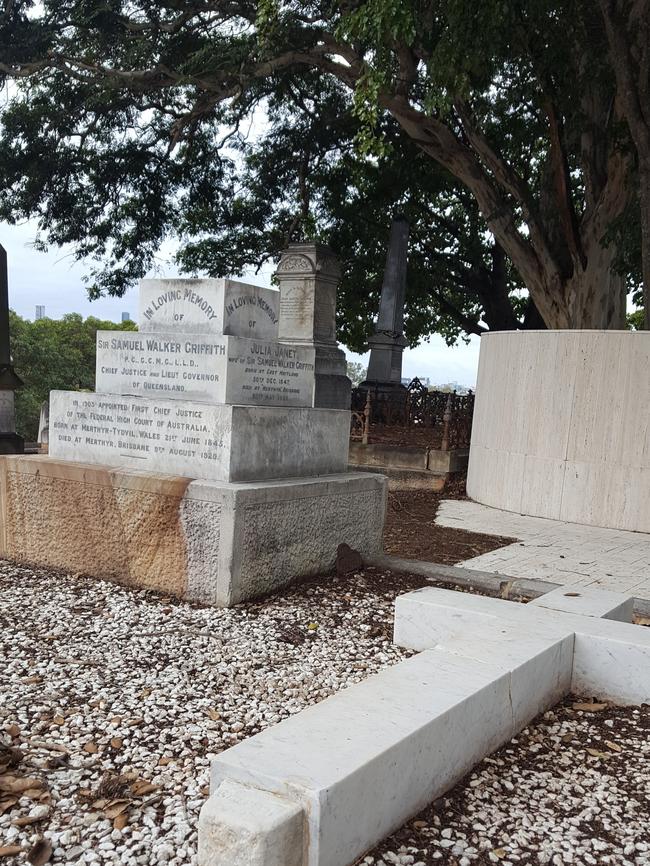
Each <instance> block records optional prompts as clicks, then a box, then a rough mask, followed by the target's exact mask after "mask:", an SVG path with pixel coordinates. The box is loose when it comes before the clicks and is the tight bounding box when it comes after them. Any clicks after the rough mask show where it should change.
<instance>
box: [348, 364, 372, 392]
mask: <svg viewBox="0 0 650 866" xmlns="http://www.w3.org/2000/svg"><path fill="white" fill-rule="evenodd" d="M367 373H368V370H367V368H366V367H364V366H363V364H360V363H359V361H348V378H349V379H350V381H351V382H352V387H353V388H356V387H357V386H358V385H360V384H361V383H362V382H363V381H364V380H365V378H366V374H367Z"/></svg>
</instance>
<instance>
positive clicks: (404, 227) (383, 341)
mask: <svg viewBox="0 0 650 866" xmlns="http://www.w3.org/2000/svg"><path fill="white" fill-rule="evenodd" d="M408 238H409V224H408V221H407V220H406V219H405V217H403V216H396V217H395V218H394V219H393V222H392V224H391V229H390V242H389V245H388V255H387V256H386V269H385V271H384V282H383V285H382V289H381V300H380V302H379V318H378V319H377V325H376V326H375V333H374V335H373V336H372V337H370V339H369V340H368V344H369V346H370V361H369V362H368V373H367V376H366V381H365V382H363V383H362V385H361V387H362V388H363V387H372V388H373V390H379V391H388V392H390V391H399V390H402V389H403V388H404V386H403V385H402V352H403V351H404V347H405V346H406V340H405V339H404V299H405V296H406V266H407V258H408Z"/></svg>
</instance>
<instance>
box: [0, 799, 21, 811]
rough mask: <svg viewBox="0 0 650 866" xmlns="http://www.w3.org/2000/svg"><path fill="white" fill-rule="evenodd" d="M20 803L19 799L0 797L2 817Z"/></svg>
mask: <svg viewBox="0 0 650 866" xmlns="http://www.w3.org/2000/svg"><path fill="white" fill-rule="evenodd" d="M17 802H18V797H0V815H4V813H5V812H8V811H9V810H10V809H13V807H14V806H15V805H16V803H17Z"/></svg>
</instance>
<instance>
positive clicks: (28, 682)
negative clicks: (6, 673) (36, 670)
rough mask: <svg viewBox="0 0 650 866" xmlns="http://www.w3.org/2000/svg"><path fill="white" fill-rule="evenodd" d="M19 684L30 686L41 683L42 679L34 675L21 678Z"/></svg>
mask: <svg viewBox="0 0 650 866" xmlns="http://www.w3.org/2000/svg"><path fill="white" fill-rule="evenodd" d="M21 682H23V683H25V685H26V686H31V685H32V684H33V683H42V682H43V677H39V676H38V674H35V675H34V676H31V677H23V678H22V680H21Z"/></svg>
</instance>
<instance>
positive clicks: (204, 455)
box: [49, 391, 350, 482]
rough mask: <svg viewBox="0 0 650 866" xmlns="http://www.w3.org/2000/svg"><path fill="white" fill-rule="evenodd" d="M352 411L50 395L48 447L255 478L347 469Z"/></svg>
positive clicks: (65, 456) (127, 464)
mask: <svg viewBox="0 0 650 866" xmlns="http://www.w3.org/2000/svg"><path fill="white" fill-rule="evenodd" d="M349 432H350V413H349V412H341V411H338V410H335V409H312V408H292V407H276V406H229V405H214V404H210V403H200V402H198V401H196V400H164V399H162V398H156V399H153V398H142V397H132V396H124V395H120V394H95V393H87V392H83V391H51V392H50V433H49V452H50V454H51V455H52V457H56V458H58V459H60V460H71V461H72V460H78V461H83V462H85V463H94V464H99V465H102V466H114V467H116V468H118V469H124V470H126V469H136V470H144V471H147V472H156V473H164V472H169V473H172V474H174V475H182V476H186V477H188V478H206V479H209V480H211V481H229V482H241V481H257V480H263V481H267V480H271V479H276V478H298V477H310V476H314V475H330V474H334V473H338V472H345V469H346V467H347V448H348V438H349Z"/></svg>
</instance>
